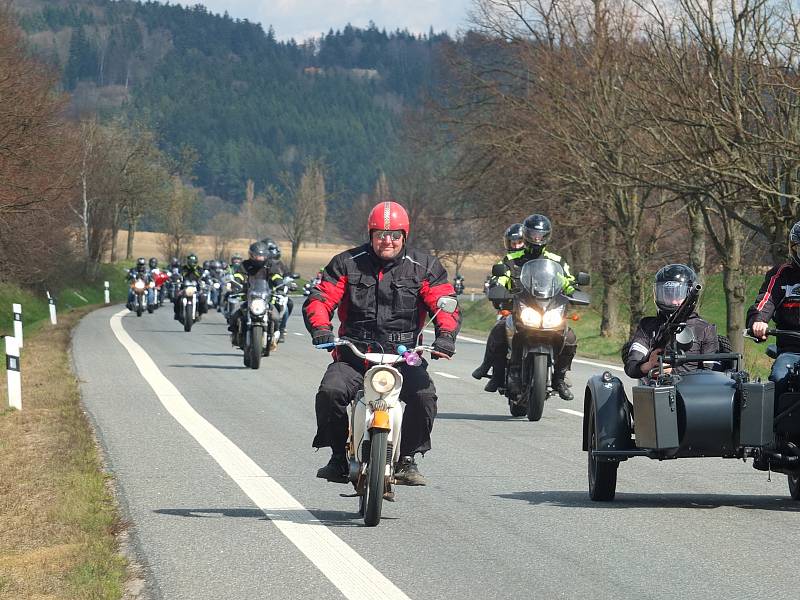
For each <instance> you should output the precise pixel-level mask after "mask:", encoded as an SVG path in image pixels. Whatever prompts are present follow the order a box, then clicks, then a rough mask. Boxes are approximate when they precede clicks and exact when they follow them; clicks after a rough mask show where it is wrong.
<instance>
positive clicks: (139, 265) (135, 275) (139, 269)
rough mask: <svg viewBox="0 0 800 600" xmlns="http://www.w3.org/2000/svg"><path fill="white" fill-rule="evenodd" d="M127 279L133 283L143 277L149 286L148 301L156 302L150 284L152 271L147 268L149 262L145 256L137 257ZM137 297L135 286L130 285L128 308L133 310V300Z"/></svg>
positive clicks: (150, 302) (149, 302)
mask: <svg viewBox="0 0 800 600" xmlns="http://www.w3.org/2000/svg"><path fill="white" fill-rule="evenodd" d="M127 279H128V281H130V282H131V283H132V282H134V281H136V280H137V279H141V280H142V281H144V283H145V285H147V286H148V287H147V303H148V304H153V303H154V302H155V300H154V294H153V291H152V290H151V289H150V287H149V284H150V272H149V271H148V270H147V262H146V261H145V259H144V256H140V257H139V258H137V259H136V266H135V267H133V268H132V269H130V270H129V271H128V277H127ZM135 297H136V294H134V292H133V288H132V287H129V288H128V304H127V306H128V310H133V300H134V298H135Z"/></svg>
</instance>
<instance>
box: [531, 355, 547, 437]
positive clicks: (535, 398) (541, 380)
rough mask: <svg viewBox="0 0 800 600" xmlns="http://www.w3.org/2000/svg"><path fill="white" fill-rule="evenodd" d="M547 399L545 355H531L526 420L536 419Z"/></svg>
mask: <svg viewBox="0 0 800 600" xmlns="http://www.w3.org/2000/svg"><path fill="white" fill-rule="evenodd" d="M546 399H547V356H546V355H544V354H534V355H533V381H531V382H530V384H529V385H528V421H538V420H539V419H541V418H542V413H543V412H544V401H545V400H546Z"/></svg>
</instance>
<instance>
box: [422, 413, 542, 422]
mask: <svg viewBox="0 0 800 600" xmlns="http://www.w3.org/2000/svg"><path fill="white" fill-rule="evenodd" d="M436 418H437V419H451V420H453V421H522V419H521V418H520V417H512V416H511V415H480V414H472V413H442V412H440V413H437V414H436ZM525 422H527V419H525Z"/></svg>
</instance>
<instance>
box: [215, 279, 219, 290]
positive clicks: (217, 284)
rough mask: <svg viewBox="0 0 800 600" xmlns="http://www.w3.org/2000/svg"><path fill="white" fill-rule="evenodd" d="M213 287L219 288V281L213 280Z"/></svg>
mask: <svg viewBox="0 0 800 600" xmlns="http://www.w3.org/2000/svg"><path fill="white" fill-rule="evenodd" d="M214 289H215V290H218V289H219V282H218V281H215V282H214Z"/></svg>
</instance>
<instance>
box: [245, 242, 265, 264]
mask: <svg viewBox="0 0 800 600" xmlns="http://www.w3.org/2000/svg"><path fill="white" fill-rule="evenodd" d="M247 254H248V255H249V256H250V260H254V261H257V262H264V261H265V260H267V259H268V258H269V246H268V245H267V243H266V242H264V241H261V242H253V243H252V244H250V249H249V250H248V251H247Z"/></svg>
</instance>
